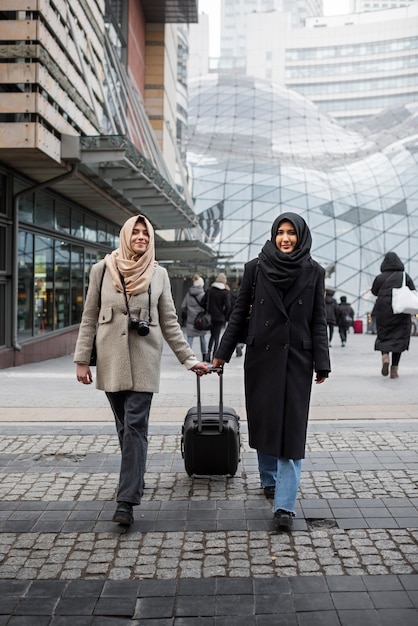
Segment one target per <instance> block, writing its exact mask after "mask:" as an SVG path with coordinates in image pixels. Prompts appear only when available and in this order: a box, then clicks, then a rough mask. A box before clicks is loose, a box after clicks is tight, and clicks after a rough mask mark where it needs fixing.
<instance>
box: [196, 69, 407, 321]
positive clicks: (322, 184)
mask: <svg viewBox="0 0 418 626" xmlns="http://www.w3.org/2000/svg"><path fill="white" fill-rule="evenodd" d="M189 96H190V102H189V106H190V108H189V124H190V126H189V142H188V162H189V165H190V166H191V169H192V175H193V196H194V198H195V208H196V211H197V213H198V214H199V218H200V222H201V224H202V225H203V227H204V229H205V232H206V237H207V240H208V241H210V242H211V243H212V245H213V246H214V248H215V249H216V252H217V254H218V255H219V259H220V261H219V263H220V264H221V265H222V264H224V267H225V269H226V271H227V272H229V271H241V270H242V267H243V264H244V263H245V262H246V261H248V260H250V259H251V258H254V257H255V256H257V255H258V253H259V251H260V249H261V247H262V245H263V244H264V242H265V240H266V239H267V238H268V237H269V233H270V227H271V224H272V222H273V220H274V219H275V217H276V216H277V214H278V213H279V212H282V211H284V210H289V211H294V212H296V213H299V214H300V215H302V216H303V217H304V218H305V219H306V221H307V223H308V224H309V226H310V228H311V230H312V235H313V249H312V254H313V256H314V258H315V259H316V260H317V261H318V262H319V263H321V265H322V266H323V267H324V268H326V270H327V285H328V286H330V287H331V286H332V287H333V288H334V289H336V290H337V291H338V294H339V295H340V294H341V295H342V294H344V295H347V296H348V299H349V301H350V302H352V303H353V307H354V308H355V311H356V314H357V315H363V314H365V313H366V312H367V311H370V310H371V308H372V304H373V301H374V298H373V297H372V296H371V294H370V287H371V284H372V282H373V279H374V277H375V276H376V275H377V274H378V273H379V268H380V263H381V261H382V259H383V255H384V254H385V253H386V252H388V251H390V250H395V251H396V252H397V253H398V254H399V256H400V257H401V259H402V260H403V261H404V263H405V267H406V269H407V271H408V272H409V274H410V275H411V276H412V277H413V279H414V280H415V281H416V283H417V284H418V150H417V148H418V142H417V140H416V136H417V133H418V116H417V112H418V104H415V105H414V104H408V105H405V106H402V107H399V108H393V109H389V110H387V111H385V112H383V113H382V114H380V115H378V116H376V117H372V118H370V119H369V120H367V121H365V122H363V123H362V124H363V126H358V127H356V128H355V129H354V128H352V127H350V128H349V129H348V128H345V127H343V126H341V125H339V123H338V122H337V121H335V120H334V119H332V118H330V117H329V116H327V115H326V114H324V113H322V112H321V111H319V109H318V108H317V107H316V106H315V105H314V104H312V103H311V102H310V101H309V100H307V99H306V98H304V97H303V96H302V95H300V94H297V93H296V92H293V91H290V90H288V89H286V88H284V87H281V86H278V85H274V84H271V83H270V82H268V81H263V80H258V79H254V78H251V77H246V76H226V75H219V76H218V75H209V76H207V77H204V78H201V79H196V80H194V81H191V82H190V85H189ZM414 136H415V138H414Z"/></svg>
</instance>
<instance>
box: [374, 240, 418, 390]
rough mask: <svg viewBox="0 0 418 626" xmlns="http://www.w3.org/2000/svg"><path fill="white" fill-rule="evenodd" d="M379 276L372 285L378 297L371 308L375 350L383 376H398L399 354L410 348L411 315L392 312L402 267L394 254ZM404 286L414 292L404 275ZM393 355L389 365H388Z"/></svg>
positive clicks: (385, 258)
mask: <svg viewBox="0 0 418 626" xmlns="http://www.w3.org/2000/svg"><path fill="white" fill-rule="evenodd" d="M380 271H381V274H379V275H378V276H376V278H375V279H374V281H373V285H372V294H373V295H374V296H377V299H376V303H375V306H374V309H373V311H374V314H375V316H376V330H377V337H376V341H375V346H374V349H375V350H379V351H380V352H381V353H382V369H381V373H382V376H387V375H388V374H389V365H390V377H391V378H398V377H399V361H400V359H401V354H402V352H404V351H405V350H408V349H409V341H410V338H411V316H410V314H409V313H396V314H395V313H394V312H393V311H392V289H393V288H394V287H395V288H399V287H400V286H401V285H402V281H403V272H404V271H405V267H404V264H403V263H402V261H401V260H400V258H399V257H398V255H397V254H396V253H395V252H388V253H387V254H385V257H384V259H383V261H382V264H381V266H380ZM406 285H407V286H408V287H409V289H415V286H414V283H413V280H412V278H411V277H410V276H409V275H408V274H406ZM390 353H392V362H390V356H389V355H390Z"/></svg>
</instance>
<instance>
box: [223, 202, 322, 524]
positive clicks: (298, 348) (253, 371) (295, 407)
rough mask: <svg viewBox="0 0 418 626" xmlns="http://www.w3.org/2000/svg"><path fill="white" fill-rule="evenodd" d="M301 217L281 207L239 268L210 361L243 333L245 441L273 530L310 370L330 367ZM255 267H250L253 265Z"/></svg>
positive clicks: (296, 477) (285, 496) (288, 516)
mask: <svg viewBox="0 0 418 626" xmlns="http://www.w3.org/2000/svg"><path fill="white" fill-rule="evenodd" d="M311 243H312V238H311V233H310V230H309V228H308V226H307V224H306V222H305V220H304V219H303V218H302V217H300V216H299V215H297V214H295V213H283V214H282V215H280V216H279V217H278V218H277V219H276V220H275V221H274V223H273V225H272V229H271V239H270V240H268V241H267V242H266V243H265V244H264V246H263V248H262V250H261V252H260V254H259V256H258V258H256V259H253V260H252V261H249V262H248V263H247V264H246V265H245V268H244V275H243V279H242V283H241V288H240V292H239V295H238V299H237V301H236V303H235V306H234V309H233V311H232V314H231V317H230V319H229V324H228V327H227V328H226V330H225V332H224V334H223V337H222V340H221V343H220V346H219V348H218V350H217V352H216V354H215V358H214V359H213V365H214V366H216V367H218V366H223V365H224V364H225V363H226V362H228V361H229V360H230V358H231V356H232V354H233V352H234V349H235V346H236V344H237V343H238V341H239V340H240V338H241V337H243V336H245V337H246V340H245V343H246V346H247V347H246V352H245V360H244V377H245V400H246V409H247V418H248V431H249V444H250V446H251V447H252V448H255V449H256V450H257V454H258V464H259V471H260V479H261V487H262V488H264V493H265V495H266V496H267V497H272V498H274V503H273V512H274V520H275V523H276V526H277V528H278V529H279V530H290V529H291V527H292V522H293V517H294V515H295V504H296V496H297V491H298V488H299V481H300V472H301V466H302V459H303V458H304V456H305V444H306V430H307V425H308V412H309V401H310V394H311V387H312V378H313V372H314V371H315V372H316V379H315V380H316V383H318V384H319V383H323V382H324V381H325V380H326V378H327V377H328V374H329V372H330V371H331V368H330V360H329V350H328V338H327V321H326V312H325V297H324V296H325V286H324V279H325V271H324V269H323V268H322V267H321V266H320V265H319V264H318V263H317V262H316V261H314V260H313V259H312V257H311V254H310V249H311ZM257 266H258V271H257Z"/></svg>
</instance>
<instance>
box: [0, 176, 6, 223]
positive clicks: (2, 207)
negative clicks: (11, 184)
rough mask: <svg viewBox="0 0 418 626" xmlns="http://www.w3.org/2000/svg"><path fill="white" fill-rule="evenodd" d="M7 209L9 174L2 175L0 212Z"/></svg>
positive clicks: (0, 181) (4, 211) (0, 177)
mask: <svg viewBox="0 0 418 626" xmlns="http://www.w3.org/2000/svg"><path fill="white" fill-rule="evenodd" d="M6 211H7V176H5V175H4V174H1V175H0V213H4V214H6Z"/></svg>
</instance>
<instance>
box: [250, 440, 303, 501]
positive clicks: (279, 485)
mask: <svg viewBox="0 0 418 626" xmlns="http://www.w3.org/2000/svg"><path fill="white" fill-rule="evenodd" d="M257 456H258V469H259V471H260V480H261V486H262V487H275V492H274V503H273V511H277V509H282V510H283V511H289V512H290V513H294V512H295V504H296V496H297V493H298V489H299V483H300V472H301V469H302V461H301V460H300V459H299V460H293V459H283V458H279V459H278V458H277V457H275V456H270V455H269V454H264V452H259V451H258V450H257Z"/></svg>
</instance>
